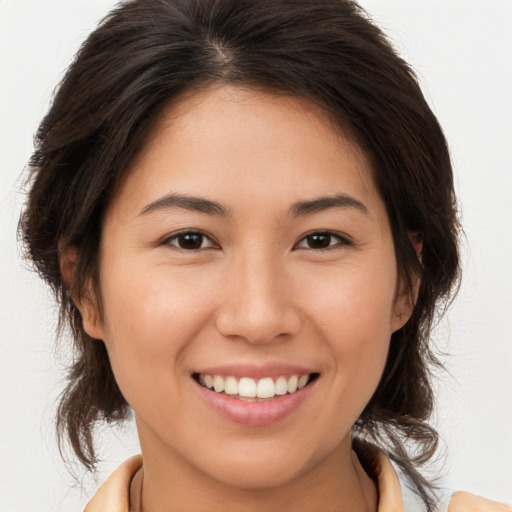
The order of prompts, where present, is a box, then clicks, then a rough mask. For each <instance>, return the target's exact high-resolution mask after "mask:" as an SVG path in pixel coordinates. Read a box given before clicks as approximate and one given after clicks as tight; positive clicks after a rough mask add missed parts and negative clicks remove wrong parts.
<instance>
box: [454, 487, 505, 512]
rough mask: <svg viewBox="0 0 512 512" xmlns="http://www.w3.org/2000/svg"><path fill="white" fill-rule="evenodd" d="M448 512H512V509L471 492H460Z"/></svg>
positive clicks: (456, 494)
mask: <svg viewBox="0 0 512 512" xmlns="http://www.w3.org/2000/svg"><path fill="white" fill-rule="evenodd" d="M448 512H512V508H511V507H509V506H507V505H505V504H503V503H498V502H496V501H491V500H488V499H486V498H482V497H480V496H475V495H474V494H471V493H469V492H465V491H459V492H456V493H454V494H453V496H452V499H451V501H450V505H449V508H448Z"/></svg>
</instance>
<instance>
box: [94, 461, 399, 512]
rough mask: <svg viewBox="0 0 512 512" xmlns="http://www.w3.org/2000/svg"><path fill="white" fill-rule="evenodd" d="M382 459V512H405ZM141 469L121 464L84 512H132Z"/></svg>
mask: <svg viewBox="0 0 512 512" xmlns="http://www.w3.org/2000/svg"><path fill="white" fill-rule="evenodd" d="M378 457H379V459H378V466H379V471H378V488H379V512H404V507H403V504H402V494H401V491H400V483H399V481H398V477H397V475H396V473H395V470H394V469H393V466H392V465H391V462H390V461H389V459H388V458H387V457H386V456H385V455H384V454H383V453H382V452H380V453H379V456H378ZM141 466H142V456H141V455H136V456H134V457H131V458H130V459H128V460H127V461H126V462H124V463H123V464H121V466H119V468H118V469H117V470H116V471H114V473H112V475H111V476H110V478H109V479H108V480H107V481H106V482H105V483H104V484H103V485H102V486H101V487H100V489H99V490H98V492H97V493H96V494H95V496H94V497H93V499H92V500H91V501H90V502H89V504H88V505H87V507H86V508H85V510H84V512H105V511H108V512H130V484H131V481H132V478H133V476H134V475H135V473H137V471H138V470H139V469H140V468H141Z"/></svg>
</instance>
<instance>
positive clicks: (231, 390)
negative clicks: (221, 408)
mask: <svg viewBox="0 0 512 512" xmlns="http://www.w3.org/2000/svg"><path fill="white" fill-rule="evenodd" d="M224 391H225V393H226V394H227V395H238V381H237V380H236V379H235V377H228V378H227V379H226V385H225V387H224Z"/></svg>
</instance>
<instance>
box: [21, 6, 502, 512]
mask: <svg viewBox="0 0 512 512" xmlns="http://www.w3.org/2000/svg"><path fill="white" fill-rule="evenodd" d="M32 167H33V184H32V189H31V192H30V195H29V200H28V203H27V209H26V212H25V214H24V216H23V219H22V230H23V234H24V237H25V241H26V244H27V247H28V250H29V254H30V256H31V258H32V259H33V261H34V262H35V264H36V266H37V268H38V269H39V271H40V272H41V274H42V275H43V277H44V278H45V279H46V280H47V281H48V283H49V284H50V285H51V286H52V287H53V289H54V291H55V292H56V294H57V297H58V298H59V300H60V301H61V312H62V318H63V320H64V319H65V318H67V319H68V320H69V321H70V323H71V326H72V328H73V334H74V338H75V343H76V357H77V359H76V362H75V364H74V366H73V367H72V368H71V371H70V375H69V378H70V382H69V385H68V387H67V389H66V391H65V392H64V394H63V396H62V401H61V404H60V408H59V414H58V428H59V431H60V433H61V435H63V436H64V435H67V436H68V437H69V440H70V442H71V445H72V447H73V449H74V451H75V453H76V455H77V457H78V458H79V460H80V461H81V462H82V463H83V464H84V465H85V466H86V467H88V468H90V469H92V468H93V467H94V464H95V462H96V455H95V450H94V445H93V440H92V429H93V427H94V426H95V424H96V423H97V422H98V421H100V420H107V421H117V420H121V419H124V418H126V417H127V416H128V414H129V412H130V410H131V409H133V411H134V413H135V417H136V422H137V428H138V432H139V438H140V443H141V449H142V455H143V460H144V463H143V464H142V459H141V458H140V457H137V458H134V459H131V460H130V461H128V462H127V463H125V464H124V465H123V466H122V467H121V468H120V470H119V471H118V472H116V473H115V474H114V475H113V477H112V479H111V480H110V481H109V482H108V483H107V484H106V486H105V487H103V488H102V490H100V492H99V493H98V495H97V496H96V497H95V498H94V499H93V500H92V501H91V503H90V505H89V506H88V508H87V510H89V511H91V510H105V509H106V508H108V509H109V510H131V511H137V510H139V511H140V510H145V511H146V512H147V511H148V510H149V511H150V510H161V511H165V510H220V509H222V510H277V509H284V508H286V509H295V510H350V511H354V510H357V511H367V510H381V511H386V510H400V507H401V506H402V505H401V503H402V498H403V496H402V490H403V488H402V490H401V488H400V483H399V479H398V478H400V479H402V482H403V483H408V485H410V486H411V487H412V488H413V489H414V491H415V493H416V494H417V496H418V497H419V498H420V499H421V501H422V503H423V505H422V506H423V509H425V510H429V511H430V510H443V509H444V510H446V507H447V503H448V501H450V499H451V505H450V510H455V511H456V510H476V509H477V508H476V507H487V508H484V509H486V510H487V509H488V510H500V506H499V505H497V504H492V503H491V502H487V501H486V500H483V499H479V498H476V497H470V496H468V495H464V494H460V493H459V494H455V495H454V496H453V498H451V496H450V495H448V496H446V499H445V498H440V497H439V496H436V493H435V489H434V487H433V485H432V483H431V482H429V481H427V480H426V479H425V478H424V477H422V476H421V474H420V473H419V471H418V466H419V465H421V463H423V462H426V461H427V460H429V459H430V458H431V457H432V456H433V454H434V452H435V449H436V445H437V435H436V432H435V430H434V429H433V428H432V427H430V426H429V425H428V424H427V423H426V420H427V419H428V417H429V415H430V413H431V410H432V390H431V385H430V381H429V365H431V364H435V362H436V361H435V358H434V356H433V355H432V353H431V351H430V349H429V346H428V335H429V328H430V325H431V322H432V320H433V317H434V313H435V308H436V305H438V304H439V303H440V302H442V301H446V300H449V299H450V297H451V293H452V289H453V287H454V285H455V284H456V282H457V275H458V251H457V228H458V226H457V219H456V209H455V198H454V192H453V181H452V172H451V166H450V161H449V155H448V150H447V147H446V142H445V140H444V137H443V135H442V132H441V129H440V127H439V125H438V123H437V120H436V119H435V117H434V115H433V114H432V112H431V111H430V109H429V108H428V106H427V104H426V102H425V100H424V98H423V96H422V94H421V91H420V89H419V87H418V85H417V83H416V81H415V79H414V77H413V75H412V73H411V72H410V70H409V68H408V67H407V65H406V64H405V63H404V62H403V61H402V60H401V59H399V58H398V57H397V56H396V54H395V53H394V52H393V50H392V49H391V47H390V46H389V44H388V43H387V41H386V40H385V39H384V37H383V36H382V34H381V33H380V31H379V30H378V29H377V28H376V27H374V26H373V25H371V24H370V23H369V22H368V20H367V19H366V17H365V16H364V15H363V14H362V13H361V12H360V10H359V8H358V7H357V5H355V4H353V3H352V2H341V1H332V0H331V1H325V2H305V1H278V2H276V1H259V2H246V1H240V0H237V1H235V0H231V1H224V0H222V1H181V2H177V1H176V2H171V1H167V2H166V1H157V0H154V1H153V0H144V1H135V2H128V3H126V4H123V5H122V6H120V7H119V8H118V9H117V10H116V11H114V12H113V13H112V14H111V15H109V16H108V17H107V18H106V20H105V21H104V22H103V24H102V25H101V26H100V27H99V28H98V29H97V30H96V31H95V32H94V33H93V34H92V35H91V36H90V37H89V39H88V40H87V42H86V44H85V45H84V47H83V48H82V50H81V51H80V53H79V55H78V56H77V59H76V60H75V62H74V63H73V65H72V66H71V68H70V69H69V71H68V73H67V75H66V77H65V79H64V81H63V82H62V84H61V87H60V89H59V91H58V93H57V95H56V97H55V100H54V103H53V106H52V108H51V110H50V112H49V113H48V115H47V116H46V118H45V119H44V120H43V123H42V124H41V127H40V130H39V133H38V145H37V148H36V151H35V153H34V156H33V159H32ZM410 453H415V454H416V455H415V456H414V457H413V456H411V455H410ZM386 454H387V455H386ZM390 458H391V459H392V460H394V462H395V463H396V464H397V466H398V467H399V468H400V469H401V472H400V475H399V477H397V475H396V474H395V471H394V469H393V467H392V466H391V463H390V460H389V459H390ZM443 500H444V501H446V503H444V502H443ZM113 502H115V505H112V503H113ZM106 503H109V505H108V507H107V505H106ZM219 503H222V506H219ZM413 510H414V509H413ZM418 510H420V509H418Z"/></svg>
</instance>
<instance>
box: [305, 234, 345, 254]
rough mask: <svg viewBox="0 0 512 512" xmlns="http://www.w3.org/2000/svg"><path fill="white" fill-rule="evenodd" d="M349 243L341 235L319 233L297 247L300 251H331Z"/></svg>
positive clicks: (307, 238)
mask: <svg viewBox="0 0 512 512" xmlns="http://www.w3.org/2000/svg"><path fill="white" fill-rule="evenodd" d="M349 243H350V242H349V241H348V240H347V239H346V238H343V237H342V236H341V235H337V234H335V233H331V232H328V231H327V232H324V231H318V232H316V233H310V234H309V235H306V236H305V237H304V238H302V239H301V240H300V241H299V243H298V244H297V245H296V247H297V248H300V249H317V250H318V249H320V250H321V249H330V248H334V247H336V246H339V245H349Z"/></svg>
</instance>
